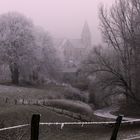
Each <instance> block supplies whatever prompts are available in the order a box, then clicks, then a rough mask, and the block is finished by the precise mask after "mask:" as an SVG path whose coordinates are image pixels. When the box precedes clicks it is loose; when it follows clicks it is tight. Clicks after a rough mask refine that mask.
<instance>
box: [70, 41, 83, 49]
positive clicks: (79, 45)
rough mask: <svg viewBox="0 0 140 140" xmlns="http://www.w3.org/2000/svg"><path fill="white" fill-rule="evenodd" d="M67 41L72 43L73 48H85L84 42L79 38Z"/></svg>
mask: <svg viewBox="0 0 140 140" xmlns="http://www.w3.org/2000/svg"><path fill="white" fill-rule="evenodd" d="M69 41H70V43H71V44H72V46H73V48H85V46H84V43H83V42H82V40H81V39H69Z"/></svg>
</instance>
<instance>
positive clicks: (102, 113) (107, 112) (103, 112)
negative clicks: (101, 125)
mask: <svg viewBox="0 0 140 140" xmlns="http://www.w3.org/2000/svg"><path fill="white" fill-rule="evenodd" d="M118 109H119V107H117V106H115V107H114V106H112V107H107V108H103V109H98V110H96V111H94V115H96V116H99V117H103V118H110V119H116V118H117V116H115V115H113V114H111V112H115V111H117V110H118ZM123 120H125V121H132V120H140V119H136V118H129V117H123Z"/></svg>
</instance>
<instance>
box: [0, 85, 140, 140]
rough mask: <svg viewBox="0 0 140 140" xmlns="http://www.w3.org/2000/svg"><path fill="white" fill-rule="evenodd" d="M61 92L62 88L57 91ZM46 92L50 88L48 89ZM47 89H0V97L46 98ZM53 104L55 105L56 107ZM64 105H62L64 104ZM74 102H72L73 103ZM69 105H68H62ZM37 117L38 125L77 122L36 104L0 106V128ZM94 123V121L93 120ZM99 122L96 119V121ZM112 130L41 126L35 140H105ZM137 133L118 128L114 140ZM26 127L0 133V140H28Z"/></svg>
mask: <svg viewBox="0 0 140 140" xmlns="http://www.w3.org/2000/svg"><path fill="white" fill-rule="evenodd" d="M61 90H62V89H61ZM49 91H50V88H49ZM48 94H50V93H49V92H48V90H46V89H35V88H25V87H12V86H0V98H6V97H8V98H11V99H15V98H17V97H18V98H23V97H24V98H26V99H29V98H31V99H32V98H33V99H42V98H47V97H48ZM58 103H59V102H58V101H57V105H58ZM65 103H66V102H65ZM75 103H76V102H75ZM66 104H67V105H69V102H68V103H66ZM36 113H37V114H41V122H73V121H78V120H75V119H73V118H71V117H68V116H66V115H64V114H59V113H56V112H54V111H53V110H50V109H49V108H47V107H46V106H39V105H14V104H12V103H10V104H5V103H2V102H1V104H0V127H1V128H3V127H9V126H15V125H21V124H27V123H30V121H31V116H32V114H36ZM93 118H95V121H98V119H97V118H96V117H93ZM99 120H100V119H99ZM112 131H113V127H112V126H102V125H100V126H99V125H98V126H97V125H84V126H81V125H65V126H64V127H63V129H61V126H60V125H53V126H52V125H51V126H46V125H43V126H42V125H41V126H40V136H39V140H48V139H49V140H109V139H110V137H111V133H112ZM139 134H140V126H136V125H135V126H122V127H121V129H120V131H119V134H118V140H122V139H123V138H128V137H131V136H135V135H139ZM29 139H30V127H25V128H21V129H13V130H7V131H2V132H0V140H29Z"/></svg>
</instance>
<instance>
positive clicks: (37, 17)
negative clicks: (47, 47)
mask: <svg viewBox="0 0 140 140" xmlns="http://www.w3.org/2000/svg"><path fill="white" fill-rule="evenodd" d="M113 1H114V0H0V14H2V13H5V12H9V11H18V12H20V13H23V14H24V15H25V16H27V17H29V18H31V19H32V20H33V22H34V23H35V24H36V25H39V26H42V27H43V28H45V29H46V30H48V31H49V32H50V33H51V34H52V36H54V37H59V38H62V37H66V38H79V37H80V34H81V30H82V28H83V24H84V22H85V20H86V21H87V22H88V24H89V27H90V30H91V33H92V40H93V43H94V44H95V43H99V42H100V40H101V38H100V33H99V30H98V23H99V21H98V7H99V4H100V3H101V2H102V3H104V4H106V5H108V6H109V5H111V3H112V2H113Z"/></svg>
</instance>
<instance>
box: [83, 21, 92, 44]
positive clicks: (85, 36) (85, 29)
mask: <svg viewBox="0 0 140 140" xmlns="http://www.w3.org/2000/svg"><path fill="white" fill-rule="evenodd" d="M81 40H82V42H83V43H84V44H85V46H91V33H90V29H89V25H88V23H87V21H85V24H84V27H83V30H82V33H81Z"/></svg>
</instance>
